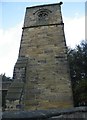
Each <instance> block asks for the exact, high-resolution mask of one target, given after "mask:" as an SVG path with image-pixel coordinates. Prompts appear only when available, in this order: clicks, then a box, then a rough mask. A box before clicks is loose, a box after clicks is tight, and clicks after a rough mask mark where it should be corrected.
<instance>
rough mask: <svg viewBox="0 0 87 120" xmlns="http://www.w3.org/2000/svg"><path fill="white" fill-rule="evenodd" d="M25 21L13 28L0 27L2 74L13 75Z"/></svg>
mask: <svg viewBox="0 0 87 120" xmlns="http://www.w3.org/2000/svg"><path fill="white" fill-rule="evenodd" d="M22 25H23V22H21V23H20V24H18V25H16V26H15V27H13V28H10V29H7V30H2V29H0V74H1V73H6V75H7V76H12V74H13V68H14V64H15V62H16V60H17V57H18V51H19V46H20V39H21V33H22Z"/></svg>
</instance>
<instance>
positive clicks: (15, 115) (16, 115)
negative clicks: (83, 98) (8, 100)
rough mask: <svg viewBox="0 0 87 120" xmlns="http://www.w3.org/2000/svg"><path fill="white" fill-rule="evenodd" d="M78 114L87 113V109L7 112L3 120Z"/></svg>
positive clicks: (29, 119) (40, 119)
mask: <svg viewBox="0 0 87 120" xmlns="http://www.w3.org/2000/svg"><path fill="white" fill-rule="evenodd" d="M77 112H79V113H80V112H81V113H82V112H84V113H86V112H87V107H74V108H70V109H50V110H31V111H5V112H3V113H2V120H17V119H24V120H26V119H28V120H42V119H48V118H51V117H54V116H60V115H65V114H66V115H69V114H74V113H77Z"/></svg>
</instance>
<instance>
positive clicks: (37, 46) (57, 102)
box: [8, 3, 73, 110]
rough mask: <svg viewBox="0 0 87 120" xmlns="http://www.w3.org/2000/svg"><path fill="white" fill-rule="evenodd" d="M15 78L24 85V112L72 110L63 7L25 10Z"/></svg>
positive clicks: (13, 91)
mask: <svg viewBox="0 0 87 120" xmlns="http://www.w3.org/2000/svg"><path fill="white" fill-rule="evenodd" d="M20 58H21V59H20ZM26 61H27V62H26ZM13 77H14V79H16V81H19V82H20V81H22V82H23V83H24V90H23V89H22V90H23V99H22V101H21V102H22V103H23V105H24V109H25V110H36V109H38V110H40V109H54V108H68V107H72V106H73V99H72V90H71V81H70V75H69V68H68V63H67V48H66V43H65V35H64V24H63V20H62V14H61V6H60V3H58V4H51V5H42V6H36V7H29V8H27V9H26V14H25V21H24V26H23V32H22V38H21V45H20V50H19V57H18V61H17V63H16V65H15V68H14V76H13ZM20 83H21V82H20ZM17 89H18V88H17ZM11 90H12V93H15V92H16V90H13V88H12V89H11ZM11 90H10V92H9V93H11ZM20 91H21V89H20V90H19V89H18V95H19V93H20ZM10 95H11V94H9V98H8V99H10ZM16 95H17V93H16ZM11 96H12V95H11ZM20 96H21V94H20ZM18 97H19V96H18ZM16 100H19V99H18V98H17V99H16ZM19 101H20V100H19Z"/></svg>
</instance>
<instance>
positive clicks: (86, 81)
mask: <svg viewBox="0 0 87 120" xmlns="http://www.w3.org/2000/svg"><path fill="white" fill-rule="evenodd" d="M68 60H69V66H70V75H71V81H72V89H73V97H74V103H75V106H79V105H86V104H87V92H86V91H87V41H86V40H85V41H82V42H81V44H80V45H78V46H76V48H75V49H68Z"/></svg>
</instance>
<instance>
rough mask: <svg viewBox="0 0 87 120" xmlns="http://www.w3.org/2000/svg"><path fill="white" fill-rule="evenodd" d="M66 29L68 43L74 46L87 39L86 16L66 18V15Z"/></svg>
mask: <svg viewBox="0 0 87 120" xmlns="http://www.w3.org/2000/svg"><path fill="white" fill-rule="evenodd" d="M63 21H64V23H65V24H64V29H65V37H66V43H67V45H68V46H70V47H72V48H74V47H75V46H76V45H78V44H79V43H80V42H81V41H82V40H85V16H80V17H78V16H77V17H74V18H66V17H64V19H63Z"/></svg>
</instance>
